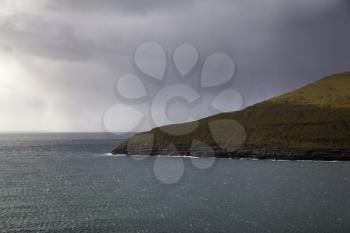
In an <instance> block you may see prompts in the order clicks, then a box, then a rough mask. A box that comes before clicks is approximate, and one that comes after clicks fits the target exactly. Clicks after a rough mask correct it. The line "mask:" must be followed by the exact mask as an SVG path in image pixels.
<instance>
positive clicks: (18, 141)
mask: <svg viewBox="0 0 350 233" xmlns="http://www.w3.org/2000/svg"><path fill="white" fill-rule="evenodd" d="M121 141H122V138H120V137H119V136H117V135H113V134H17V135H15V134H3V135H0V232H102V233H106V232H116V233H118V232H130V233H136V232H152V233H153V232H154V233H157V232H162V233H163V232H183V233H186V232H237V233H246V232H247V233H250V232H256V233H264V232H266V233H267V232H276V233H281V232H283V233H288V232H291V233H292V232H293V233H294V232H304V233H313V232H315V233H316V232H318V233H319V232H325V233H327V232H329V233H348V232H350V221H349V219H350V198H349V196H350V163H348V162H336V163H326V162H302V161H299V162H298V161H294V162H292V161H249V160H229V159H216V160H215V163H214V164H213V165H212V166H211V167H209V168H207V169H199V168H197V167H196V166H193V161H192V160H193V159H194V158H166V157H165V158H159V157H149V158H148V157H146V158H142V159H135V158H133V157H128V156H110V154H108V153H109V152H110V151H111V150H112V149H113V148H114V147H115V146H116V145H118V144H119V143H120V142H121ZM156 159H163V160H164V161H163V164H166V163H168V162H169V163H170V165H171V163H173V162H174V161H178V162H179V161H180V160H181V162H183V164H184V169H183V174H181V178H180V179H178V180H177V182H174V183H172V184H165V183H164V182H161V180H159V178H157V177H156V175H155V170H154V169H155V160H156Z"/></svg>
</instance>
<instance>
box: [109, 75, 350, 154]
mask: <svg viewBox="0 0 350 233" xmlns="http://www.w3.org/2000/svg"><path fill="white" fill-rule="evenodd" d="M191 128H194V130H193V131H191V130H190V129H191ZM183 132H190V133H183ZM113 153H114V154H147V155H162V154H170V155H172V154H177V155H178V154H181V155H195V156H217V157H230V158H259V159H306V160H309V159H320V160H334V159H335V160H350V72H348V73H342V74H336V75H332V76H328V77H325V78H323V79H321V80H319V81H317V82H314V83H311V84H309V85H306V86H304V87H302V88H300V89H298V90H295V91H292V92H290V93H287V94H284V95H281V96H278V97H274V98H271V99H269V100H266V101H264V102H261V103H258V104H255V105H252V106H250V107H248V108H246V109H244V110H242V111H237V112H228V113H221V114H218V115H214V116H211V117H208V118H204V119H201V120H199V121H196V122H190V123H184V124H175V125H169V126H163V127H158V128H155V129H152V130H151V131H149V132H144V133H139V134H136V135H135V136H133V137H130V138H128V139H127V140H126V141H124V142H123V143H122V144H121V145H119V146H118V147H117V148H116V149H115V150H114V151H113Z"/></svg>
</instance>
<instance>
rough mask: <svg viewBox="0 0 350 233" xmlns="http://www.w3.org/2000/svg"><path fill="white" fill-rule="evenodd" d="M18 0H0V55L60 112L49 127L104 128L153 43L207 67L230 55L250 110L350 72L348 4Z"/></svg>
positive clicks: (320, 0)
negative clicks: (190, 53) (105, 116)
mask: <svg viewBox="0 0 350 233" xmlns="http://www.w3.org/2000/svg"><path fill="white" fill-rule="evenodd" d="M17 1H18V0H13V1H3V0H0V6H1V7H0V48H1V50H0V55H4V57H6V56H11V57H12V58H13V59H14V60H16V61H17V62H18V63H19V64H20V66H21V68H23V73H24V74H28V76H29V75H30V76H33V80H34V81H33V82H32V83H35V84H36V85H34V87H33V95H34V96H35V98H34V97H33V98H34V99H36V100H37V99H39V100H40V98H44V100H43V99H42V101H43V102H44V103H43V104H42V106H45V108H44V109H43V108H41V111H46V109H47V111H49V112H48V113H46V114H47V115H48V116H52V115H55V116H56V117H53V118H52V119H55V124H53V125H52V124H51V123H50V121H48V123H47V128H49V129H57V128H70V129H74V130H87V127H85V126H84V125H88V130H93V129H95V130H100V124H101V115H102V113H103V110H104V109H106V108H107V107H108V106H109V105H111V104H113V103H115V102H118V101H119V100H118V99H116V98H115V96H114V95H113V85H114V82H115V80H116V79H117V78H118V77H119V76H120V75H122V74H123V73H130V72H132V73H133V72H136V73H137V74H140V73H139V72H138V71H137V70H135V69H134V68H135V67H134V66H133V61H132V56H133V53H134V50H135V48H136V47H137V46H138V45H140V44H141V43H143V42H145V41H149V40H151V41H157V42H159V43H161V44H162V45H163V46H164V48H165V49H166V51H167V53H168V54H171V52H172V51H173V49H174V48H175V47H176V46H178V45H180V44H182V43H190V44H193V45H194V46H195V47H197V49H198V50H199V53H200V55H201V56H200V57H201V61H202V62H203V61H204V59H205V57H207V56H208V55H210V54H211V53H215V52H224V53H227V54H229V55H230V56H231V57H232V58H233V59H234V60H235V62H236V65H237V68H238V69H237V74H236V77H235V82H233V83H231V84H230V85H231V86H232V87H234V88H236V89H238V90H239V91H240V92H242V94H243V96H244V99H245V105H249V104H252V103H255V102H258V101H261V100H264V99H266V98H268V97H271V96H273V95H277V94H280V93H282V92H285V91H289V90H292V89H295V88H297V87H300V86H302V85H304V84H306V83H309V82H312V81H315V80H317V79H319V78H320V77H322V76H324V75H326V74H331V73H336V72H342V71H346V70H350V65H349V64H350V46H349V42H348V41H350V31H349V30H347V29H348V25H349V24H350V14H349V11H350V7H349V5H350V4H349V1H347V0H332V1H329V0H307V1H305V0H294V1H291V0H250V1H243V0H189V1H186V0H180V1H173V0H145V1H130V0H129V1H127V0H120V1H112V0H102V1H93V0H84V1H83V0H75V1H68V0H62V1H54V0H44V1H41V0H31V1H30V4H28V5H26V6H24V7H18V4H14V2H17ZM18 2H19V3H21V4H22V3H23V2H22V1H18ZM39 2H40V4H39ZM34 3H37V4H34ZM11 4H12V5H11ZM6 7H8V9H7V8H6ZM4 9H5V10H4ZM6 54H11V55H6ZM0 62H1V61H0ZM26 72H27V73H26ZM7 73H9V72H7ZM168 74H169V78H170V79H175V78H176V76H177V74H176V73H175V72H173V71H172V70H171V69H170V70H169V73H168ZM0 75H1V73H0ZM196 75H197V77H198V75H199V72H196V73H194V76H195V77H196ZM23 76H25V75H23ZM7 83H10V84H11V82H10V81H8V82H7ZM187 83H189V84H190V83H191V84H194V85H195V81H194V80H193V81H192V80H189V81H188V82H187ZM0 85H1V77H0ZM35 87H36V88H37V89H35ZM156 89H157V88H155V87H154V86H151V87H149V90H151V91H156ZM197 90H198V91H199V92H201V91H200V89H198V88H197ZM38 93H40V95H39V94H38ZM42 96H44V97H42ZM39 100H38V101H39ZM16 101H17V100H16ZM8 103H10V102H8ZM34 108H35V107H33V109H34ZM82 114H83V115H84V117H83V118H82V117H81V115H82ZM203 114H204V113H203ZM19 115H20V114H19ZM198 115H201V114H200V113H199V114H198ZM60 119H61V121H60ZM62 119H64V122H65V123H62V122H63V120H62ZM84 119H85V120H84ZM62 125H63V126H65V127H63V126H62ZM0 126H1V125H0ZM0 128H1V127H0Z"/></svg>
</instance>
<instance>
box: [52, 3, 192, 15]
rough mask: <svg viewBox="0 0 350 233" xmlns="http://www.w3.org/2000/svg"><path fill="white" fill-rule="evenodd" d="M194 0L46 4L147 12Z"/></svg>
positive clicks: (84, 9)
mask: <svg viewBox="0 0 350 233" xmlns="http://www.w3.org/2000/svg"><path fill="white" fill-rule="evenodd" d="M192 3H193V0H176V1H173V0H142V1H130V0H100V1H97V0H75V1H70V0H61V1H55V0H48V1H47V4H46V6H47V7H48V8H49V9H53V10H67V9H68V10H78V11H87V12H96V11H104V12H106V11H107V12H114V13H116V12H119V13H147V12H149V11H153V10H158V9H164V8H173V7H177V6H179V5H187V6H188V5H190V4H192Z"/></svg>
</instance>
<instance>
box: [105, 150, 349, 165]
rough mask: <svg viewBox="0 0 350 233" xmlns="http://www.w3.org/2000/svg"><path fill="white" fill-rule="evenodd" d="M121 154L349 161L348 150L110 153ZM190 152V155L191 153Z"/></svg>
mask: <svg viewBox="0 0 350 233" xmlns="http://www.w3.org/2000/svg"><path fill="white" fill-rule="evenodd" d="M117 154H119V155H120V154H123V155H126V156H132V155H140V156H153V157H157V156H164V157H183V158H210V157H214V158H224V159H236V160H276V161H319V162H344V161H350V151H284V150H270V151H267V150H240V151H238V150H237V151H234V152H215V155H214V156H212V154H208V153H207V152H205V151H195V152H193V151H179V152H178V153H177V154H175V153H173V152H170V151H162V153H159V151H158V153H157V152H154V151H152V152H151V153H150V151H147V152H146V151H143V152H142V151H140V152H139V153H137V154H130V153H128V152H126V151H117V150H114V151H113V152H112V153H111V155H117ZM191 154H192V155H191Z"/></svg>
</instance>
